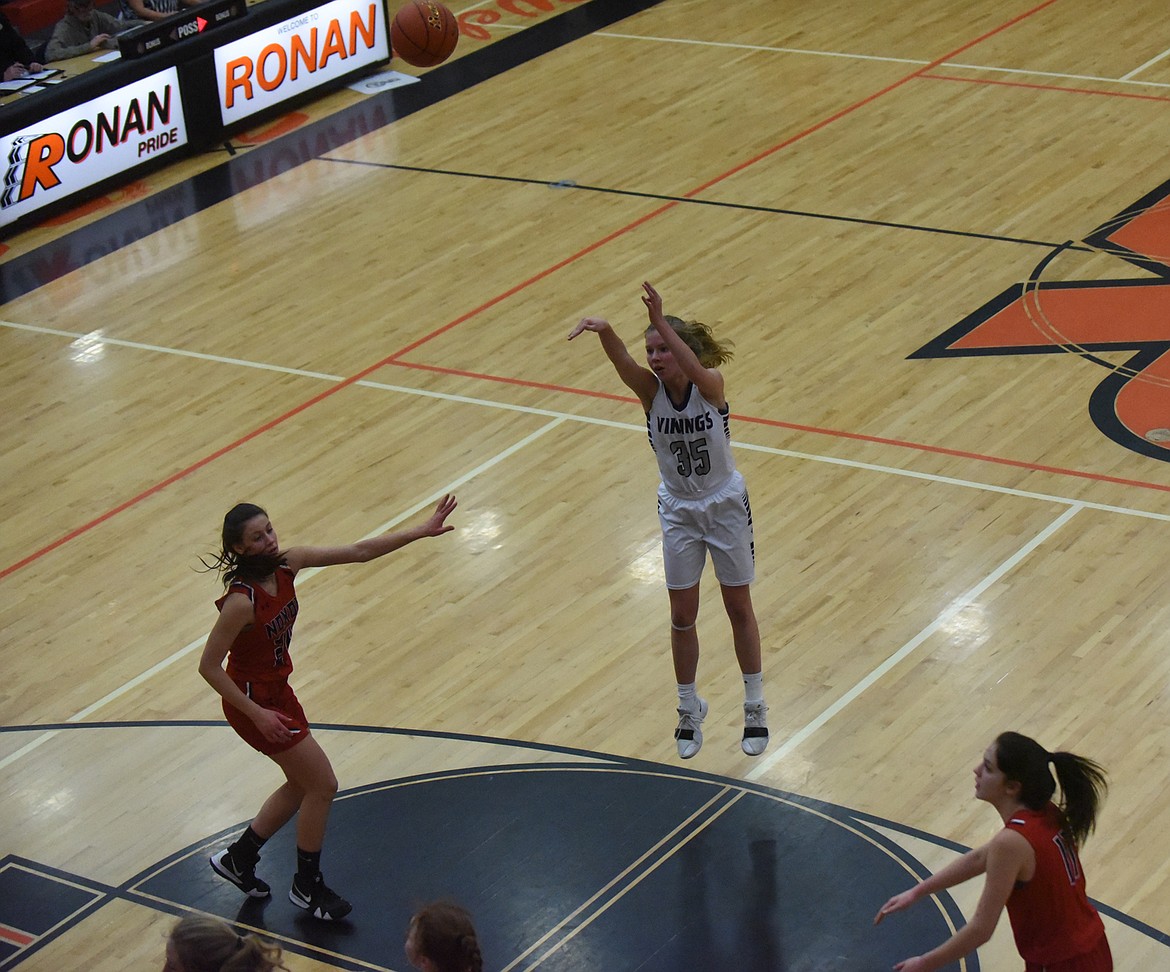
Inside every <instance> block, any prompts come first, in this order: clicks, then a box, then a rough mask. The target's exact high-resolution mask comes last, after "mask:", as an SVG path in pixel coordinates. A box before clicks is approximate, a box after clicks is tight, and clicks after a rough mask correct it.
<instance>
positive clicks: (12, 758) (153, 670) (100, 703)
mask: <svg viewBox="0 0 1170 972" xmlns="http://www.w3.org/2000/svg"><path fill="white" fill-rule="evenodd" d="M564 422H565V419H564V418H561V417H559V416H558V417H555V418H553V419H552V420H551V421H549V422H546V423H545V424H544V425H542V426H541V427H540V428H539V429H537V430H536V431H535V432H530V433H529V434H528V435H526V436H524V438H522V439H519V440H518V441H516V442H514V443H512V445H510V446H508V447H507V448H506V449H503V450H501V451H500V452H498V453H496V455H494V456H492V457H491V458H490V459H488V460H486V461H484V462H481V463H480V464H479V465H478V466H476V467H475V468H474V469H471V470H469V471H468V472H465V473H463V475H461V476H458V477H456V478H455V479H453V480H451V481H450V482H449V483H447V485H446V486H444V487H443V488H442V489H439V490H436V491H435V492H434V493H432V494H431V495H430V496H428V497H427V498H426V499H423V500H419V502H417V503H415V505H414V506H412V507H410V508H409V509H407V510H405V511H404V512H402V513H399V514H398V515H397V516H396V517H394V518H393V519H390V520H387V521H386V522H385V523H383V524H382V525H381V526H379V527H377V528H376V529H374V530H373V531H372V532H370V533H367V534H366V535H365V536H364V537H362V538H361V539H363V540H368V539H370V538H371V537H376V536H378V535H379V534H382V533H385V532H386V531H388V530H391V529H393V528H394V527H395V526H397V525H398V524H399V523H401V522H403V521H404V520H408V519H410V518H411V517H412V516H415V515H416V514H418V513H420V512H422V511H423V510H425V509H428V508H430V507H431V506H432V505H433V504H434V503H436V502H438V500H439V499H440V497H442V496H444V495H445V494H447V493H453V492H455V490H456V489H457V488H458V487H460V486H462V485H464V484H465V483H468V482H470V481H471V480H472V479H474V478H475V477H476V476H478V475H480V474H481V473H483V472H486V471H487V470H489V469H491V468H492V467H493V466H496V465H498V464H499V463H501V462H503V461H504V460H505V459H508V458H510V457H511V456H513V455H514V454H515V453H517V452H519V451H520V450H521V449H523V448H525V447H526V446H528V445H531V444H532V443H533V442H535V441H536V440H537V439H539V438H541V437H542V436H543V435H544V434H545V433H547V432H551V431H552V430H553V429H555V428H557V427H558V426H560V425H563V424H564ZM322 570H324V568H323V567H307V568H305V569H304V570H301V571H299V572H298V574H297V582H298V583H300V584H303V583H304V582H305V581H307V580H309V579H311V578H312V577H314V576H315V575H316V574H318V573H320V571H322ZM0 576H3V575H0ZM206 641H207V636H206V635H203V636H201V637H199V638H196V639H195V640H194V641H191V642H188V643H187V644H186V645H184V646H183V647H182V648H180V649H179V650H178V651H176V652H172V653H171V654H170V655H169V656H167V657H166V658H164V659H163V660H162V661H160V662H157V663H156V664H154V665H152V666H151V667H150V668H148V669H147V670H146V671H144V672H140V673H139V674H138V675H135V676H134V677H133V678H131V679H129V680H128V681H126V682H124V683H123V684H122V685H120V686H119V687H118V688H116V689H114V690H113V691H111V692H109V693H107V694H106V695H104V696H103V697H102V698H100V699H98V700H97V701H96V702H93V703H91V704H90V705H87V706H86V707H85V708H84V709H82V710H81V711H80V712H75V713H74V714H73V715H71V716H69V718H67V719H66V720H65V721H66V722H81V721H82V720H83V719H85V718H86V717H87V716H89V715H91V714H93V713H94V712H96V711H97V710H98V709H101V708H104V707H105V706H106V705H108V704H109V703H110V702H113V701H115V700H117V699H119V698H121V697H122V696H123V695H125V694H126V693H127V692H130V691H132V690H133V689H136V688H137V687H138V686H139V685H142V684H143V683H145V682H146V681H148V680H149V679H151V678H153V677H154V676H155V675H157V674H158V673H159V672H161V671H163V670H164V669H166V668H169V667H170V666H171V665H173V664H174V663H175V662H177V661H179V660H180V659H182V658H186V657H187V656H188V655H190V654H191V653H192V652H193V651H194V650H195V649H196V648H201V647H202V646H203V644H204V643H205V642H206ZM58 732H60V730H58V729H53V730H50V731H48V732H46V733H43V734H42V735H40V736H37V737H36V738H35V739H31V740H30V741H29V742H27V743H26V744H25V745H24V746H22V747H21V748H20V749H18V750H16V751H15V752H13V753H10V754H9V755H8V756H6V757H4V758H3V759H0V770H2V769H4V768H5V767H7V766H8V765H10V764H11V763H14V762H16V760H18V759H19V758H20V757H22V756H25V755H27V754H28V753H30V752H32V751H33V750H34V749H37V748H38V747H40V746H41V745H43V744H44V743H46V742H48V741H49V740H50V739H52V738H53V737H54V736H55V735H57V733H58Z"/></svg>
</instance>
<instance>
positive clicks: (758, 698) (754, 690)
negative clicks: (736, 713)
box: [743, 672, 764, 705]
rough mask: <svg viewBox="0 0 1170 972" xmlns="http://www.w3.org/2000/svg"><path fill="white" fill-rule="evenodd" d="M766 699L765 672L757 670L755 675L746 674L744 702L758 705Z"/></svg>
mask: <svg viewBox="0 0 1170 972" xmlns="http://www.w3.org/2000/svg"><path fill="white" fill-rule="evenodd" d="M763 701H764V673H763V672H756V673H755V675H745V676H744V677H743V703H744V705H757V704H758V703H760V702H763Z"/></svg>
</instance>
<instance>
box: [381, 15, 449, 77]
mask: <svg viewBox="0 0 1170 972" xmlns="http://www.w3.org/2000/svg"><path fill="white" fill-rule="evenodd" d="M458 40H459V24H458V22H457V21H456V20H455V15H454V14H453V13H451V11H450V10H448V9H447V8H446V7H445V6H443V5H442V4H441V3H437V2H436V0H411V2H410V3H408V4H407V5H406V6H405V7H403V8H402V9H401V10H399V11H398V13H396V14H395V15H394V20H393V22H392V23H391V24H390V45H391V46H392V47H393V48H394V53H395V54H397V55H398V56H399V57H400V58H402V60H404V61H405V62H406V63H407V64H413V65H414V66H415V67H434V66H435V65H436V64H442V63H443V62H444V61H445V60H447V58H449V57H450V56H451V52H452V51H453V50H455V44H456V42H457V41H458Z"/></svg>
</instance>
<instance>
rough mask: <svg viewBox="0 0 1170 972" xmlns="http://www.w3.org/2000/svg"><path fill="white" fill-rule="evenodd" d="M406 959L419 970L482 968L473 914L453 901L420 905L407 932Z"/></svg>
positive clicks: (470, 971) (437, 971)
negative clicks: (421, 906) (472, 918)
mask: <svg viewBox="0 0 1170 972" xmlns="http://www.w3.org/2000/svg"><path fill="white" fill-rule="evenodd" d="M406 959H407V961H408V962H410V964H411V965H413V966H414V967H415V968H416V969H419V970H420V972H483V957H482V956H481V955H480V954H479V938H478V937H477V936H476V934H475V926H474V925H472V923H471V915H469V914H468V913H467V911H466V910H465V909H464V908H461V907H460V906H459V905H457V904H455V903H454V902H452V901H436V902H434V903H433V904H429V905H426V906H425V907H423V908H420V909H419V910H418V911H417V912H415V915H414V917H413V918H411V919H410V928H409V929H407V932H406Z"/></svg>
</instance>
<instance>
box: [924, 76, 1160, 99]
mask: <svg viewBox="0 0 1170 972" xmlns="http://www.w3.org/2000/svg"><path fill="white" fill-rule="evenodd" d="M1021 73H1026V72H1021ZM922 77H923V78H926V79H929V80H931V81H961V82H962V83H963V84H998V85H1001V86H1003V87H1005V88H1032V89H1033V90H1036V91H1060V92H1062V93H1064V94H1087V95H1103V96H1104V97H1106V98H1137V99H1138V100H1139V101H1170V97H1167V96H1166V95H1148V94H1137V93H1136V92H1133V91H1105V90H1103V89H1101V88H1066V87H1065V86H1064V85H1061V84H1038V83H1036V82H1030V81H997V80H995V79H994V78H959V77H955V76H954V75H951V74H924V75H922Z"/></svg>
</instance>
